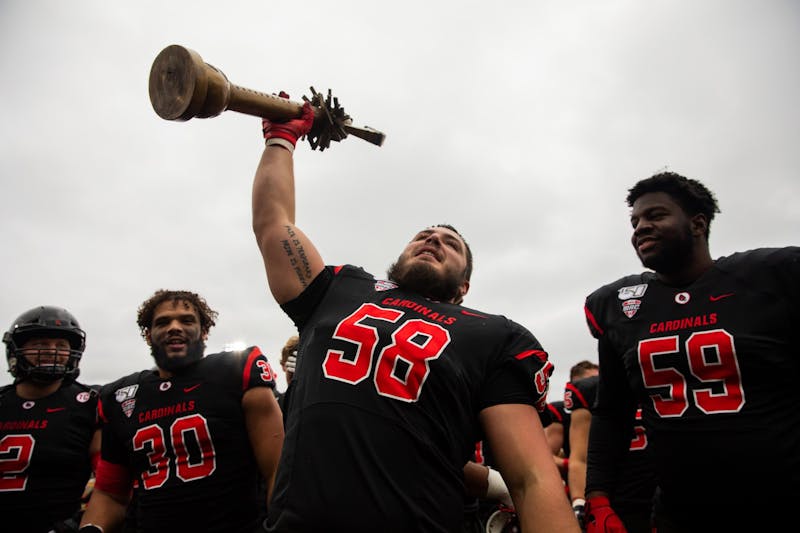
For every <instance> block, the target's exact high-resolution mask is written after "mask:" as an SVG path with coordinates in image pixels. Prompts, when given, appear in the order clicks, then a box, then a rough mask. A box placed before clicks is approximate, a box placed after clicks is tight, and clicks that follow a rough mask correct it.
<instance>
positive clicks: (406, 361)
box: [322, 304, 450, 402]
mask: <svg viewBox="0 0 800 533" xmlns="http://www.w3.org/2000/svg"><path fill="white" fill-rule="evenodd" d="M402 316H403V312H402V311H398V310H396V309H384V308H382V307H379V306H377V305H375V304H364V305H362V306H361V307H359V308H358V309H357V310H356V311H355V312H354V313H352V314H351V315H350V316H348V317H347V318H345V319H344V320H342V321H341V322H339V324H338V325H337V326H336V330H335V331H334V334H333V337H334V338H335V339H339V340H343V341H347V342H349V343H352V344H353V345H355V354H354V355H353V356H352V357H345V353H344V352H343V351H340V350H332V349H331V350H328V353H327V354H326V355H325V360H324V361H323V362H322V370H323V372H324V374H325V377H327V378H328V379H335V380H337V381H343V382H345V383H350V384H352V385H355V384H357V383H360V382H361V381H363V380H364V379H366V378H367V377H368V376H369V375H370V372H371V371H372V361H373V359H374V357H375V349H376V347H377V344H378V330H377V329H376V328H375V327H374V326H370V325H367V324H364V323H363V322H362V321H363V320H365V319H368V318H369V319H376V320H385V321H387V322H390V323H396V322H397V321H398V320H400V318H401V317H402ZM449 343H450V334H449V333H448V332H447V330H446V329H444V328H443V327H441V326H439V325H438V324H432V323H430V322H426V321H424V320H409V321H407V322H404V323H403V324H401V325H400V326H398V327H396V329H395V330H394V331H393V332H392V343H391V344H389V345H388V346H386V347H385V348H383V349H382V350H381V351H380V353H379V354H378V362H377V364H376V365H375V375H374V378H373V381H374V384H375V389H376V390H377V391H378V394H380V395H382V396H387V397H389V398H395V399H397V400H402V401H406V402H415V401H417V400H418V399H419V395H420V392H421V391H422V387H423V385H424V384H425V380H426V378H427V377H428V373H429V372H430V366H429V365H430V361H433V360H434V359H436V358H438V357H439V356H440V355H441V354H442V352H444V349H445V347H446V346H447V345H448V344H449Z"/></svg>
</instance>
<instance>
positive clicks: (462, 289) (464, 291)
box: [456, 279, 469, 304]
mask: <svg viewBox="0 0 800 533" xmlns="http://www.w3.org/2000/svg"><path fill="white" fill-rule="evenodd" d="M468 292H469V280H468V279H465V280H464V283H462V284H461V287H460V288H459V289H458V294H459V297H458V302H456V303H459V304H460V303H461V302H463V301H464V296H466V295H467V293H468Z"/></svg>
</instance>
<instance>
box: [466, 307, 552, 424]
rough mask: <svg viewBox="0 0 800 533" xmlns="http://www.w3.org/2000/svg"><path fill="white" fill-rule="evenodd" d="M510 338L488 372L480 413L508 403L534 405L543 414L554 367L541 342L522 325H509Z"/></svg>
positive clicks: (512, 323)
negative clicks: (485, 409)
mask: <svg viewBox="0 0 800 533" xmlns="http://www.w3.org/2000/svg"><path fill="white" fill-rule="evenodd" d="M509 322H510V324H511V328H512V331H511V335H510V336H509V340H508V342H507V343H506V344H505V345H504V346H503V347H502V349H501V352H500V356H499V358H498V360H497V361H496V363H495V364H494V365H493V367H492V368H490V369H489V370H488V376H487V378H486V386H485V388H484V393H483V396H482V401H481V405H480V409H484V408H486V407H490V406H492V405H498V404H505V403H522V404H528V405H533V406H534V407H536V409H537V410H538V411H539V412H544V410H545V409H546V405H547V391H548V387H549V385H550V376H551V375H552V373H553V364H552V363H551V362H550V361H549V360H548V355H547V352H545V351H544V349H543V348H542V346H541V344H539V341H538V340H536V338H535V337H534V336H533V334H532V333H531V332H529V331H528V330H527V329H525V328H524V327H522V326H521V325H519V324H516V323H514V322H511V321H509Z"/></svg>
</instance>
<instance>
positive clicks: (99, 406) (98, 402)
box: [97, 399, 108, 423]
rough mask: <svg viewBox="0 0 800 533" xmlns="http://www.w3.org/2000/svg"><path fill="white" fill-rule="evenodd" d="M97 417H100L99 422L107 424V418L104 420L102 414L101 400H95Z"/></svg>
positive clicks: (104, 416)
mask: <svg viewBox="0 0 800 533" xmlns="http://www.w3.org/2000/svg"><path fill="white" fill-rule="evenodd" d="M97 416H98V417H100V420H102V421H103V422H106V423H107V422H108V418H106V414H105V413H104V412H103V401H102V400H101V399H98V400H97Z"/></svg>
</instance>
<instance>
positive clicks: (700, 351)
mask: <svg viewBox="0 0 800 533" xmlns="http://www.w3.org/2000/svg"><path fill="white" fill-rule="evenodd" d="M685 347H686V357H687V359H688V363H689V371H690V372H691V374H692V376H693V377H694V378H696V379H697V380H698V381H700V385H698V386H696V387H695V388H693V389H692V391H691V392H692V400H693V402H694V404H695V405H696V406H697V408H698V409H700V410H701V411H703V412H704V413H706V414H716V413H735V412H738V411H739V410H740V409H741V408H742V406H744V402H745V399H744V390H743V389H742V377H741V373H740V371H739V361H738V359H737V358H736V348H735V346H734V343H733V336H732V335H731V334H730V333H728V332H727V331H725V330H723V329H714V330H710V331H701V332H697V333H693V334H692V335H691V336H690V337H689V338H688V339H687V340H686V345H685ZM677 352H679V339H678V336H677V335H674V336H671V337H659V338H655V339H647V340H643V341H640V342H639V366H640V368H641V370H642V379H643V380H644V385H645V387H647V388H651V389H655V388H663V387H667V389H668V392H667V393H666V394H652V395H651V398H652V400H653V406H654V408H655V410H656V412H657V413H658V414H659V415H660V416H661V417H663V418H672V417H678V416H681V415H682V414H683V413H685V412H686V410H687V409H688V407H689V398H688V395H687V391H688V387H687V381H686V376H684V375H683V374H681V373H680V372H679V371H678V370H676V369H674V368H658V367H657V365H656V361H657V360H658V359H659V357H660V356H663V355H666V354H674V353H677ZM715 390H716V392H715Z"/></svg>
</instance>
